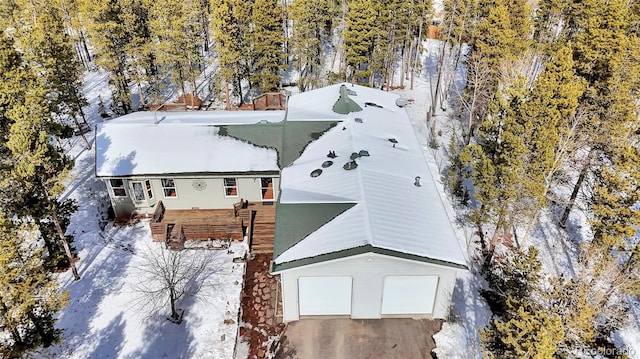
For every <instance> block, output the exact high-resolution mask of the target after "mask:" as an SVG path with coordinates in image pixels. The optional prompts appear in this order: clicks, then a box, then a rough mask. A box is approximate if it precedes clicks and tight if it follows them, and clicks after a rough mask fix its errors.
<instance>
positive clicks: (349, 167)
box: [342, 160, 358, 171]
mask: <svg viewBox="0 0 640 359" xmlns="http://www.w3.org/2000/svg"><path fill="white" fill-rule="evenodd" d="M357 167H358V164H357V163H356V161H355V160H351V161H349V162H347V163H345V164H344V166H342V168H344V169H345V170H347V171H349V170H355V169H356V168H357Z"/></svg>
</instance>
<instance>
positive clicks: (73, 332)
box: [28, 40, 640, 359]
mask: <svg viewBox="0 0 640 359" xmlns="http://www.w3.org/2000/svg"><path fill="white" fill-rule="evenodd" d="M424 46H425V52H424V53H423V56H422V57H421V63H422V66H423V70H422V72H421V73H420V74H419V75H417V76H416V78H415V81H414V88H413V89H409V84H410V81H409V80H405V89H403V90H396V91H395V92H398V93H400V94H401V95H403V96H404V97H406V98H407V99H411V100H413V101H412V102H411V103H410V105H408V106H407V111H408V113H409V116H410V117H411V119H412V121H413V123H414V128H415V130H416V135H417V137H418V139H419V141H420V142H421V144H423V147H424V152H425V157H426V159H427V162H428V164H429V168H430V170H431V173H432V175H433V176H434V179H435V180H436V183H437V186H438V188H439V190H440V193H441V199H442V201H443V203H444V204H445V207H446V208H447V211H448V214H449V217H450V218H451V219H452V221H453V222H454V229H455V230H456V235H457V237H458V239H459V242H460V246H461V247H462V250H463V253H464V254H465V256H466V258H467V260H468V263H470V268H471V270H470V271H468V272H462V273H461V274H460V275H459V277H458V279H457V282H456V287H455V288H454V294H453V305H452V308H451V316H450V318H449V320H448V321H447V322H445V323H444V325H443V328H442V330H441V331H440V332H439V333H437V334H436V335H435V338H434V339H435V341H436V345H437V348H436V349H435V350H434V351H435V352H436V353H437V355H438V357H440V358H452V359H456V358H462V359H465V358H481V357H482V348H481V345H480V341H479V336H478V329H481V328H483V327H484V326H485V325H486V324H487V323H488V322H489V320H490V318H491V312H490V311H489V309H488V307H487V305H486V303H485V302H484V299H483V298H482V297H481V296H480V295H479V291H478V289H479V287H481V286H482V285H483V280H482V278H481V277H480V275H478V274H477V273H476V271H475V268H474V265H473V260H472V259H471V260H470V259H469V257H470V255H472V254H473V253H474V251H475V248H476V246H477V243H476V242H475V241H476V240H477V237H474V234H473V233H474V232H473V230H472V229H471V227H470V226H469V225H468V224H465V223H464V221H462V220H459V219H458V214H459V213H461V211H463V210H464V209H463V208H459V207H457V205H456V204H455V203H454V202H453V201H452V200H451V198H450V197H449V195H448V194H447V192H446V191H445V189H444V185H443V182H442V176H441V174H442V171H443V170H444V167H445V165H446V163H447V157H446V156H447V154H446V147H447V145H448V143H449V138H450V136H451V135H452V133H453V128H452V126H451V119H450V118H449V117H448V116H446V113H445V112H444V111H442V110H441V109H438V110H437V113H436V116H434V117H433V118H432V119H431V121H435V123H436V125H435V133H436V135H435V140H436V141H437V143H438V144H439V148H437V149H434V148H432V147H430V146H429V141H430V123H427V118H428V116H427V112H428V109H429V108H430V105H431V92H432V89H433V87H434V86H435V81H434V79H435V76H436V73H437V72H436V63H437V58H438V56H439V51H440V48H439V46H440V43H439V42H437V41H431V40H430V41H427V42H425V43H424ZM396 76H400V75H399V74H398V73H397V72H396ZM431 76H433V77H432V78H431V80H430V77H431ZM451 76H452V77H451V81H453V83H454V84H456V83H460V82H461V81H462V80H463V72H462V69H460V71H459V72H458V73H456V74H452V75H451ZM106 84H107V74H105V73H102V72H98V71H94V72H90V73H88V74H87V75H86V76H85V94H86V96H87V98H88V100H89V103H90V106H89V107H88V108H87V117H88V118H89V119H90V122H91V123H93V124H95V123H96V122H98V121H102V120H101V118H100V116H99V113H98V96H101V98H102V100H103V101H104V103H105V105H106V107H107V108H108V106H109V97H110V92H109V89H108V87H107V85H106ZM397 84H399V78H397V79H396V81H395V85H397ZM290 90H292V91H293V92H296V91H295V89H290ZM88 135H89V136H90V137H93V133H89V134H88ZM65 147H66V148H67V150H68V154H69V155H70V156H71V157H72V158H74V159H75V160H76V167H75V169H74V171H73V175H72V178H71V179H70V181H69V183H68V186H67V191H66V192H65V194H63V198H66V197H71V198H75V199H76V200H77V201H78V204H79V210H78V212H77V213H75V214H74V216H73V218H72V222H71V225H70V227H69V228H68V232H69V233H73V234H74V235H75V242H74V246H75V247H76V248H77V250H78V254H79V257H80V260H79V262H78V263H77V264H78V269H79V271H80V275H81V276H82V279H81V280H80V281H78V282H75V281H73V279H72V277H71V274H70V273H62V274H60V275H59V280H60V282H61V285H62V288H63V289H64V290H69V292H70V302H69V305H68V306H67V307H66V308H65V309H64V310H63V311H62V313H61V314H60V319H59V322H58V324H57V326H58V327H59V328H60V329H62V330H63V340H64V342H63V343H61V344H59V345H55V346H52V347H50V348H44V349H40V350H37V351H35V352H32V353H30V354H29V355H28V357H29V358H33V359H40V358H69V359H70V358H74V359H75V358H78V359H80V358H221V359H222V358H233V357H234V355H233V351H234V347H235V343H236V333H237V330H238V324H237V315H238V310H239V306H240V291H241V284H242V275H243V272H244V265H243V264H242V263H239V264H236V263H233V262H232V258H234V257H239V256H242V255H243V254H244V252H245V250H246V249H245V246H244V245H243V244H234V245H232V247H231V248H230V249H231V252H230V253H228V252H227V251H220V252H216V255H217V257H218V258H219V260H216V261H214V262H213V263H212V268H211V269H212V270H213V271H214V272H215V274H214V275H213V276H212V277H210V281H211V282H210V284H211V286H208V287H207V289H206V293H204V294H205V295H204V296H202V297H201V298H200V299H199V300H195V299H193V298H191V299H190V298H186V299H185V300H183V301H182V302H180V303H179V307H180V308H184V309H186V312H185V316H184V322H183V323H182V325H179V326H178V325H175V324H172V323H170V322H169V321H167V320H166V319H165V318H166V317H167V316H168V314H169V309H168V308H167V312H166V313H162V314H161V315H155V316H151V317H150V316H149V315H148V314H147V313H145V312H144V311H142V310H141V309H140V308H139V306H137V305H135V303H136V299H137V298H138V295H137V294H136V291H135V290H134V287H135V284H136V283H137V281H136V278H137V277H138V276H139V270H140V268H139V266H140V264H141V261H143V256H144V254H145V253H147V252H148V251H149V250H150V246H151V245H153V244H152V242H151V237H150V233H149V228H148V223H147V222H145V221H140V222H138V223H135V224H132V225H129V226H122V227H113V226H111V225H110V224H109V223H108V222H107V221H106V208H107V206H108V197H107V192H106V189H105V187H104V184H103V183H102V182H101V181H98V180H96V179H95V178H94V154H93V150H89V151H87V150H85V149H84V148H83V143H82V141H81V140H80V139H78V138H75V139H72V140H71V141H68V142H67V143H65ZM575 212H576V213H575V214H573V215H572V217H571V219H570V221H569V228H570V229H571V230H570V233H571V235H570V237H571V238H568V237H567V235H566V234H563V233H560V232H559V231H558V230H557V228H556V227H555V226H553V225H549V224H550V223H552V219H551V218H549V215H548V214H543V215H542V216H541V218H540V222H541V225H540V226H539V227H537V228H536V229H535V230H534V231H533V232H532V235H531V237H530V240H529V242H528V244H535V245H536V246H538V247H539V248H540V249H541V260H542V262H543V265H544V268H545V271H546V272H548V273H549V274H551V275H557V274H558V273H563V272H564V273H570V271H571V263H572V262H573V261H574V260H575V253H574V248H573V247H572V246H571V245H570V244H571V243H572V242H573V241H572V240H575V239H576V238H574V237H575V236H586V235H588V234H587V233H583V232H585V231H586V228H587V225H586V218H585V216H584V215H583V214H581V213H580V212H579V211H575ZM632 307H633V310H632V311H631V313H630V321H629V324H628V325H627V326H626V327H624V328H621V329H620V330H619V331H618V332H616V333H615V334H614V338H613V340H614V341H615V342H616V343H617V345H618V346H619V347H620V348H628V349H629V350H634V353H636V355H637V356H636V357H640V309H638V308H640V305H638V304H637V303H636V304H635V305H633V306H632ZM225 320H227V323H229V321H228V320H233V322H232V323H231V324H225ZM245 346H246V345H245ZM242 348H244V347H243V346H241V347H240V348H239V352H242V353H238V355H237V356H236V358H245V357H246V351H245V350H241V349H242ZM245 349H246V348H245ZM630 357H634V356H633V355H631V356H630Z"/></svg>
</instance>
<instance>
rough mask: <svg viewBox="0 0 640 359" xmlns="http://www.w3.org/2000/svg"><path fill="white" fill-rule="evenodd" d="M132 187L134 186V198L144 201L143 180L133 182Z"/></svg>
mask: <svg viewBox="0 0 640 359" xmlns="http://www.w3.org/2000/svg"><path fill="white" fill-rule="evenodd" d="M131 187H133V199H135V200H136V201H144V189H143V188H142V182H131Z"/></svg>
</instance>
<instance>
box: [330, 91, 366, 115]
mask: <svg viewBox="0 0 640 359" xmlns="http://www.w3.org/2000/svg"><path fill="white" fill-rule="evenodd" d="M358 111H362V107H360V105H358V104H357V103H355V102H354V101H353V100H352V99H350V98H349V90H348V89H347V86H345V85H342V86H340V97H339V98H338V101H336V103H335V104H334V105H333V112H335V113H339V114H341V115H348V114H349V113H351V112H358Z"/></svg>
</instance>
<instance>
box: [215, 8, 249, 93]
mask: <svg viewBox="0 0 640 359" xmlns="http://www.w3.org/2000/svg"><path fill="white" fill-rule="evenodd" d="M211 8H212V9H213V13H212V16H211V31H212V33H213V39H214V46H215V50H216V53H217V55H218V65H219V68H220V70H219V72H220V75H221V78H222V81H224V82H225V83H226V84H227V85H229V84H232V85H233V92H234V94H235V95H236V96H238V98H239V99H240V102H243V91H242V80H243V79H248V77H249V59H248V57H249V53H250V51H249V48H250V36H249V28H250V25H249V22H250V21H249V20H250V14H251V2H249V1H242V0H211Z"/></svg>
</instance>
